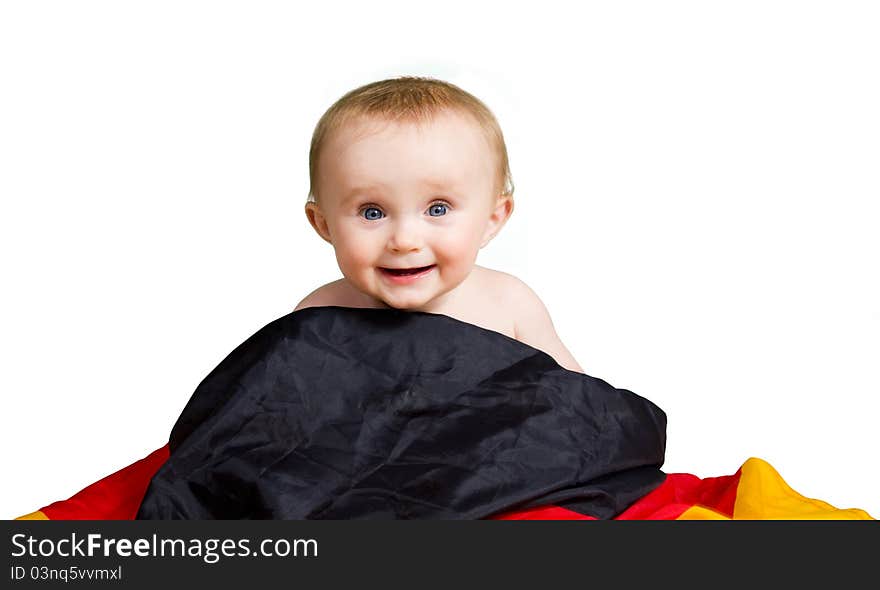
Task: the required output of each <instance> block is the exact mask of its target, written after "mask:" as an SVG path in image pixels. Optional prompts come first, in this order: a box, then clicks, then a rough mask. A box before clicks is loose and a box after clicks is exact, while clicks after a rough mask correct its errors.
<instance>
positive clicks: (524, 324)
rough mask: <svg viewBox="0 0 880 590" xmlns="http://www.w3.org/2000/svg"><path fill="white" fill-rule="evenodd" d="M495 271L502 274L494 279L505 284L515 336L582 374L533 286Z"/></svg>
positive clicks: (505, 296)
mask: <svg viewBox="0 0 880 590" xmlns="http://www.w3.org/2000/svg"><path fill="white" fill-rule="evenodd" d="M498 274H499V275H504V276H499V277H496V279H497V280H498V281H499V284H503V285H504V295H503V297H504V299H505V303H506V307H507V309H510V310H511V312H512V313H513V316H514V334H515V338H516V339H517V340H519V341H520V342H523V343H525V344H528V345H529V346H532V347H534V348H537V349H538V350H542V351H544V352H546V353H547V354H549V355H550V356H552V357H553V358H554V359H555V360H556V362H557V363H559V364H560V365H562V366H563V367H565V368H566V369H569V370H571V371H577V372H579V373H583V369H581V367H580V365H578V363H577V361H576V360H575V359H574V356H572V354H571V352H569V350H568V349H567V348H566V347H565V345H564V344H563V343H562V340H561V339H560V338H559V335H558V334H557V332H556V327H555V326H554V325H553V320H552V318H551V317H550V312H549V311H548V310H547V306H546V305H544V302H543V301H542V300H541V298H540V297H539V296H538V294H537V293H536V292H535V291H534V289H532V288H531V287H529V286H528V285H527V284H526V283H525V282H524V281H522V280H521V279H519V278H517V277H515V276H513V275H510V274H507V273H498Z"/></svg>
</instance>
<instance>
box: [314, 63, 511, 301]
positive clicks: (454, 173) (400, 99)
mask: <svg viewBox="0 0 880 590" xmlns="http://www.w3.org/2000/svg"><path fill="white" fill-rule="evenodd" d="M309 180H310V183H311V186H310V190H309V202H308V203H306V216H307V217H308V219H309V222H310V223H311V224H312V227H314V228H315V231H317V232H318V234H319V235H320V236H321V237H322V238H323V239H325V240H326V241H328V242H329V243H330V244H332V245H333V248H334V249H335V251H336V260H337V262H338V264H339V269H340V270H341V271H342V274H343V276H344V277H345V279H346V280H347V281H348V282H349V283H350V284H351V285H352V286H353V287H355V288H356V289H358V290H359V291H361V292H362V293H364V294H366V295H368V296H370V297H372V298H373V299H375V300H376V301H377V302H381V303H384V304H386V305H388V306H390V307H395V308H398V309H409V310H420V311H431V310H433V309H437V308H438V306H439V305H440V304H442V303H443V302H444V301H448V300H449V298H450V297H453V296H454V295H453V294H454V293H455V289H456V287H458V286H459V285H461V284H462V283H463V282H464V281H465V279H466V278H467V277H468V275H469V274H470V273H471V271H472V270H473V268H474V264H475V262H476V258H477V253H478V252H479V250H480V248H482V247H483V246H485V245H486V244H487V243H488V242H489V241H490V240H491V239H492V238H493V237H494V236H495V234H497V233H498V232H499V231H500V230H501V228H502V226H503V225H504V223H505V222H506V221H507V219H508V217H510V214H511V213H512V211H513V183H512V181H511V176H510V169H509V165H508V159H507V148H506V146H505V144H504V137H503V135H502V133H501V129H500V127H499V126H498V122H497V121H496V119H495V116H494V115H493V114H492V112H491V111H490V110H489V109H488V108H487V107H486V106H485V105H484V104H483V103H482V102H481V101H480V100H478V99H477V98H476V97H474V96H472V95H471V94H469V93H467V92H465V91H464V90H462V89H460V88H458V87H457V86H454V85H452V84H449V83H447V82H442V81H439V80H433V79H429V78H411V77H404V78H395V79H391V80H383V81H380V82H373V83H371V84H367V85H365V86H362V87H360V88H357V89H355V90H352V91H351V92H349V93H347V94H346V95H344V96H343V97H342V98H340V99H339V100H338V101H336V103H334V104H333V105H332V106H331V107H330V108H329V109H328V110H327V112H326V113H324V115H323V116H322V117H321V120H320V121H319V122H318V125H317V126H316V128H315V132H314V135H313V137H312V145H311V150H310V153H309ZM416 269H418V271H416Z"/></svg>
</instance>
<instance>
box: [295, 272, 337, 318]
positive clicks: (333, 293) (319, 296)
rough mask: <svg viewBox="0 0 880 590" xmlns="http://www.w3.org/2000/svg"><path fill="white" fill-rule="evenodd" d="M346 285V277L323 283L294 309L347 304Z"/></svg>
mask: <svg viewBox="0 0 880 590" xmlns="http://www.w3.org/2000/svg"><path fill="white" fill-rule="evenodd" d="M345 287H346V285H345V279H339V280H338V281H333V282H332V283H327V284H326V285H322V286H320V287H318V288H317V289H315V290H314V291H312V292H311V293H309V294H308V295H306V296H305V297H304V298H303V300H302V301H300V302H299V303H297V305H296V308H295V309H294V310H293V311H298V310H300V309H304V308H306V307H324V306H328V305H339V306H347V301H346V299H347V297H346V289H345Z"/></svg>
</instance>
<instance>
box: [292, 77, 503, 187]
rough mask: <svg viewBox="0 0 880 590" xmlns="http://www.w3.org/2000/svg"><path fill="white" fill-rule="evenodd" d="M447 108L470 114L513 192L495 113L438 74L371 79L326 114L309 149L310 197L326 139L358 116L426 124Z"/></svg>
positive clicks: (339, 101) (501, 177) (501, 180)
mask: <svg viewBox="0 0 880 590" xmlns="http://www.w3.org/2000/svg"><path fill="white" fill-rule="evenodd" d="M444 110H452V111H456V112H460V113H465V114H469V115H471V116H472V117H473V118H474V119H475V120H476V122H477V124H478V125H479V127H480V129H481V130H482V132H483V133H484V135H485V137H486V139H487V140H488V141H489V145H490V146H492V148H493V149H494V151H495V155H496V156H497V160H498V170H497V175H498V185H499V186H500V187H501V194H503V195H510V196H513V178H512V176H511V174H510V163H509V161H508V157H507V146H506V144H505V143H504V135H503V134H502V133H501V127H500V126H499V125H498V121H497V120H496V119H495V115H493V114H492V111H490V110H489V107H487V106H486V105H485V104H483V102H482V101H481V100H479V99H478V98H477V97H475V96H474V95H472V94H470V93H469V92H466V91H465V90H462V89H461V88H459V87H458V86H456V85H454V84H451V83H449V82H444V81H442V80H436V79H434V78H425V77H414V76H401V77H398V78H389V79H387V80H380V81H378V82H371V83H369V84H365V85H364V86H361V87H359V88H355V89H354V90H351V91H349V92H348V93H346V94H345V95H343V96H342V98H340V99H339V100H337V101H336V102H335V103H333V105H331V106H330V108H329V109H327V111H326V112H325V113H324V114H323V116H321V119H320V120H319V121H318V124H317V125H316V126H315V131H314V133H313V134H312V144H311V147H310V149H309V201H316V198H317V194H316V188H317V177H318V158H319V156H320V154H321V148H322V146H323V145H324V142H325V141H326V139H327V137H328V136H329V135H330V134H331V133H332V132H333V131H335V130H337V129H339V128H341V127H343V126H344V125H345V124H346V123H348V122H349V121H351V120H353V119H358V118H361V117H369V118H375V119H384V120H387V121H395V122H408V123H410V122H411V123H422V122H427V121H430V120H432V119H433V117H434V116H435V115H437V114H438V113H440V112H443V111H444Z"/></svg>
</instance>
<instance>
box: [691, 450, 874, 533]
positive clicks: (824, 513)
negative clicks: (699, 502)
mask: <svg viewBox="0 0 880 590" xmlns="http://www.w3.org/2000/svg"><path fill="white" fill-rule="evenodd" d="M677 520H730V519H729V518H728V517H727V516H725V515H724V514H721V513H720V512H716V511H714V510H712V509H710V508H707V507H705V506H692V507H691V508H688V509H687V510H685V511H684V512H683V513H682V514H681V516H679V517H678V519H677ZM733 520H874V518H873V517H871V515H870V514H868V513H867V512H865V511H864V510H860V509H858V508H844V509H841V508H835V507H834V506H832V505H831V504H829V503H828V502H823V501H822V500H816V499H813V498H807V497H805V496H802V495H800V494H799V493H797V492H796V491H794V490H793V489H791V487H789V485H788V484H787V483H785V480H783V479H782V476H780V475H779V473H778V472H777V471H776V470H775V469H774V468H773V467H772V466H771V465H770V464H769V463H767V462H766V461H764V460H763V459H758V458H757V457H751V458H749V459H748V460H747V461H746V462H745V463H743V464H742V467H740V478H739V485H738V486H737V489H736V501H735V503H734V506H733Z"/></svg>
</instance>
